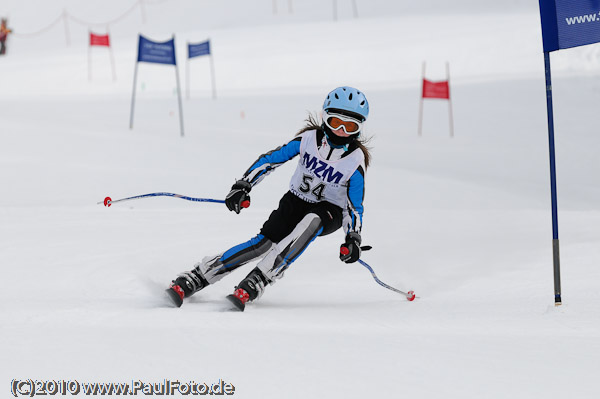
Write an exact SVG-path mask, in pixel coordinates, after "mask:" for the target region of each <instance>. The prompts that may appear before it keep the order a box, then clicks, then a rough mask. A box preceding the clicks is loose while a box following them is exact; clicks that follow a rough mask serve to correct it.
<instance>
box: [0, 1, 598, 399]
mask: <svg viewBox="0 0 600 399" xmlns="http://www.w3.org/2000/svg"><path fill="white" fill-rule="evenodd" d="M337 3H338V6H339V13H338V19H337V21H334V20H333V18H332V2H322V1H316V0H313V1H304V2H298V1H296V2H293V13H290V12H289V9H288V4H289V3H288V2H284V1H280V2H279V3H278V13H277V14H274V13H273V2H272V1H267V0H262V1H253V2H245V1H241V0H239V1H229V2H221V1H192V0H188V1H184V0H172V1H162V2H161V1H153V2H150V1H148V2H145V3H144V4H145V6H144V14H142V9H141V8H132V11H131V12H130V13H129V14H127V15H126V16H125V17H123V18H122V19H120V20H119V21H117V22H115V23H114V24H109V27H108V30H109V31H110V33H111V40H112V43H113V45H112V50H113V54H114V58H115V66H116V75H117V80H116V81H114V82H113V80H112V72H111V64H110V56H109V52H108V50H107V49H105V48H93V49H91V52H90V56H91V59H92V79H91V80H88V48H87V41H86V40H87V34H88V29H91V30H92V31H97V32H98V33H103V32H105V31H106V29H107V27H106V26H104V25H102V24H101V23H104V22H106V21H109V20H111V19H113V18H116V17H118V16H119V15H121V14H122V13H123V12H125V11H126V10H127V9H128V8H129V7H132V6H133V5H134V4H135V3H134V2H133V1H127V2H123V1H116V0H111V1H102V2H100V1H86V2H81V1H4V2H2V4H0V15H7V16H9V18H10V19H9V24H10V25H12V28H13V30H14V31H15V34H14V35H13V36H11V37H10V38H9V42H8V53H7V55H6V56H3V57H0V94H1V95H0V182H1V187H2V191H1V192H2V195H1V196H0V221H1V223H0V276H1V281H2V283H3V284H2V286H3V289H2V290H1V292H0V331H1V337H2V339H1V340H0V358H1V359H2V361H1V362H0V396H2V397H9V395H11V393H10V391H11V387H12V386H13V383H12V381H13V380H15V379H16V380H26V379H37V380H56V381H59V380H67V381H74V380H77V381H78V382H80V383H84V382H122V383H129V384H131V383H132V381H140V380H141V381H143V382H146V383H151V382H162V381H163V380H164V379H170V380H173V381H175V380H179V381H181V382H186V381H196V382H198V383H202V382H207V383H213V382H218V381H219V379H222V380H225V381H226V382H228V383H230V384H232V385H233V386H235V393H234V397H239V398H282V397H284V398H307V397H314V398H397V397H414V398H441V397H444V398H507V397H512V398H547V397H549V396H553V397H572V398H597V397H599V395H600V386H599V385H598V382H597V376H598V375H599V373H600V362H599V359H600V301H599V299H600V294H599V293H598V286H599V284H600V269H599V268H598V260H599V259H600V245H599V244H600V228H599V227H598V226H600V177H599V176H600V173H599V172H600V160H598V157H597V153H598V148H599V147H600V136H598V134H597V132H598V127H597V123H596V122H597V115H598V111H597V110H598V109H599V107H600V83H599V81H598V72H597V71H598V68H599V66H600V54H599V51H600V50H599V46H587V47H583V48H579V49H572V50H568V51H562V52H560V53H557V54H552V63H553V64H552V65H553V73H554V74H553V78H554V81H553V83H554V85H553V88H554V100H555V101H554V108H555V127H556V148H557V170H558V195H559V222H560V238H561V247H560V249H561V267H562V288H563V299H564V304H563V305H562V306H561V307H554V306H553V303H554V301H553V299H554V298H553V276H552V231H551V215H550V193H549V192H550V189H549V167H548V163H549V162H548V150H547V148H548V139H547V121H546V107H545V98H546V97H545V82H544V75H543V74H544V65H543V56H542V48H541V32H540V27H539V15H538V11H537V8H536V4H530V3H533V2H524V1H511V2H504V3H503V4H502V6H500V5H499V3H498V2H496V1H470V0H462V1H458V2H452V3H455V5H454V6H453V7H450V6H449V5H448V4H446V3H448V2H447V1H441V0H440V1H423V2H419V4H418V5H415V4H414V2H409V1H384V0H377V1H370V2H367V1H357V5H358V11H359V18H354V17H353V10H352V2H351V1H342V0H340V1H338V2H337ZM138 7H139V6H138ZM65 10H66V11H67V12H68V14H69V15H72V16H75V17H77V18H78V19H79V20H82V21H91V22H97V23H99V25H98V26H96V25H94V26H84V25H82V24H81V23H77V22H76V21H75V20H73V19H69V25H68V32H69V35H70V45H68V46H67V44H66V41H65V32H66V30H65V27H64V25H62V24H61V23H58V24H56V25H54V26H52V27H51V28H49V29H48V30H47V31H45V32H44V33H43V34H41V35H35V33H36V30H39V29H41V28H43V27H44V26H45V25H47V24H49V23H52V21H54V20H55V19H56V18H58V17H59V16H60V15H61V13H63V12H64V11H65ZM142 17H143V18H144V19H143V20H144V21H145V23H142ZM138 33H142V34H144V35H145V36H147V37H149V38H151V39H154V40H167V39H169V38H170V37H171V36H172V35H173V34H175V35H176V40H177V47H178V48H177V51H178V53H177V57H178V60H179V71H178V73H179V77H180V80H181V82H182V86H185V83H186V81H187V79H186V63H185V55H186V49H185V43H186V42H187V41H190V42H200V41H203V40H206V39H207V38H210V39H211V43H212V45H213V50H214V52H213V55H214V64H215V79H216V86H217V99H216V100H213V99H212V98H211V82H210V66H209V65H210V64H209V62H208V59H206V58H198V59H194V60H192V61H191V62H190V64H189V68H190V70H189V72H190V98H189V99H186V98H185V90H183V91H184V99H183V119H184V129H185V136H184V137H181V136H180V128H179V111H178V107H177V90H176V83H175V82H176V78H175V68H173V67H170V66H162V65H153V64H140V65H139V69H138V84H137V87H136V91H137V98H136V105H135V115H134V116H135V118H134V127H133V129H131V130H130V129H129V116H130V107H131V93H132V89H133V72H134V67H135V57H136V53H135V51H136V44H137V34H138ZM423 61H427V72H426V73H427V76H428V78H430V79H432V80H438V79H443V78H444V76H445V62H446V61H448V62H449V63H450V74H451V94H452V105H453V112H454V115H453V116H454V131H455V137H454V138H450V137H449V130H448V129H449V128H448V104H447V103H446V102H444V101H437V100H429V101H426V102H425V104H424V105H425V107H424V125H423V136H422V137H418V136H417V125H418V123H417V122H418V120H417V116H418V110H419V94H420V92H419V90H420V79H421V68H422V62H423ZM340 85H352V86H356V87H359V88H361V89H362V90H363V91H364V92H365V93H366V94H367V97H368V99H369V102H370V105H371V115H370V119H369V121H368V124H367V128H366V132H365V133H366V135H367V136H370V137H372V139H371V144H370V145H371V147H372V154H373V164H372V166H371V167H370V168H369V170H368V171H367V177H366V182H367V183H366V184H367V186H366V197H365V215H364V228H363V242H364V243H365V244H368V245H372V246H373V250H372V251H370V252H366V253H364V255H363V258H362V259H363V260H364V261H366V262H367V263H369V264H370V265H371V266H372V267H373V268H374V269H375V271H376V272H377V274H378V276H379V278H380V279H381V280H383V281H384V282H386V283H387V284H389V285H392V286H394V287H397V288H398V289H402V290H409V289H414V290H415V291H416V293H417V295H418V296H419V298H418V299H417V300H416V301H414V302H407V301H406V300H404V299H403V297H402V296H401V295H398V294H396V293H394V292H392V291H389V290H386V289H385V288H383V287H381V286H379V285H377V284H376V283H375V282H374V281H373V279H372V278H371V275H370V274H369V272H368V271H367V270H366V269H365V268H363V267H362V266H361V265H359V264H357V263H355V264H344V263H342V262H340V261H339V260H338V256H337V254H338V249H339V244H340V243H341V242H342V241H343V238H344V236H343V233H341V232H339V233H335V234H332V235H330V236H327V237H324V238H320V239H317V240H316V241H315V242H314V243H313V244H312V245H311V246H310V247H309V248H308V249H307V251H306V252H305V253H304V254H303V256H302V257H301V258H300V259H299V260H298V261H297V262H295V263H294V264H293V265H292V266H291V268H290V270H289V271H288V272H287V274H286V276H285V278H284V279H282V280H280V281H278V282H277V283H276V284H275V285H273V286H270V287H268V289H267V291H266V293H265V295H264V296H263V297H262V298H261V299H260V300H259V301H257V302H256V303H253V304H250V305H248V307H247V309H246V311H245V312H244V313H235V312H229V311H227V306H226V304H225V301H224V297H225V296H226V295H227V294H229V293H230V292H232V289H233V287H234V286H235V285H236V284H237V283H238V282H239V281H240V280H241V279H242V278H243V277H244V276H245V274H246V273H247V272H249V271H250V269H251V268H252V267H253V266H252V265H248V266H246V267H245V268H243V269H241V270H239V271H237V272H236V273H234V274H232V275H231V276H228V277H227V278H225V279H224V280H222V281H221V282H220V283H219V284H217V285H214V286H212V287H209V288H207V289H206V290H204V291H202V292H201V293H199V294H198V295H196V296H194V297H193V298H191V299H190V300H189V301H187V302H186V303H185V304H184V306H183V307H182V308H179V309H176V308H171V307H169V306H167V304H166V302H165V298H164V296H163V290H164V288H165V287H166V286H167V285H168V283H169V282H170V281H171V279H172V278H174V277H175V276H176V275H177V273H179V272H181V271H184V270H188V269H190V268H191V267H192V266H193V265H194V263H195V262H197V261H199V260H201V259H202V258H203V257H204V256H207V255H214V254H217V253H219V252H222V251H224V250H226V249H228V248H229V247H230V246H232V245H234V244H237V243H239V242H242V241H245V240H247V239H249V238H250V237H252V236H253V235H255V234H256V233H257V232H258V230H259V228H260V226H261V225H262V223H263V221H264V220H265V219H266V218H267V217H268V215H269V213H270V212H271V210H272V209H274V208H275V207H276V206H277V203H278V200H279V198H280V197H281V195H283V194H284V193H285V191H286V190H287V184H288V181H289V178H290V176H291V174H292V173H293V170H294V167H295V163H296V162H297V161H296V160H292V161H291V162H289V163H288V164H286V165H284V166H282V167H281V168H279V169H277V171H275V172H274V173H273V174H272V175H270V176H268V177H267V178H266V179H265V180H264V181H263V182H262V183H261V184H260V185H258V186H256V187H255V188H254V189H253V191H252V193H251V196H252V206H251V207H250V208H249V209H247V210H244V211H243V212H242V213H241V214H240V215H236V214H234V213H231V212H228V211H227V210H226V208H225V207H224V206H223V205H219V204H211V203H192V202H187V201H183V200H180V199H175V198H166V197H162V198H151V199H142V200H137V201H131V202H124V203H120V204H114V205H113V206H111V207H110V208H106V207H104V206H102V205H98V204H97V203H98V202H99V201H102V200H103V199H104V197H106V196H111V197H112V198H113V199H117V198H122V197H127V196H132V195H136V194H144V193H151V192H159V191H167V192H175V193H179V194H185V195H189V196H195V197H207V198H218V199H222V198H224V197H225V195H226V194H227V192H228V191H229V188H230V186H231V184H232V183H233V182H234V180H235V179H236V178H239V177H240V176H241V175H242V174H243V172H244V171H245V170H246V169H247V168H248V167H249V166H250V164H251V163H252V162H253V161H254V160H255V159H256V158H257V157H258V156H259V155H260V154H262V153H264V152H267V151H269V150H271V149H273V148H275V147H276V146H278V145H281V144H283V143H285V142H287V141H288V140H289V139H290V138H291V137H293V134H294V133H295V132H296V131H297V130H299V129H300V128H301V127H302V125H303V120H304V119H305V118H306V117H307V115H308V113H309V112H315V113H316V112H318V111H319V110H320V107H321V105H322V101H323V99H324V97H325V95H326V94H327V93H328V91H330V90H331V89H333V88H335V87H337V86H340ZM80 395H82V396H85V395H84V394H83V393H81V394H80ZM140 395H141V393H140ZM104 397H106V396H104Z"/></svg>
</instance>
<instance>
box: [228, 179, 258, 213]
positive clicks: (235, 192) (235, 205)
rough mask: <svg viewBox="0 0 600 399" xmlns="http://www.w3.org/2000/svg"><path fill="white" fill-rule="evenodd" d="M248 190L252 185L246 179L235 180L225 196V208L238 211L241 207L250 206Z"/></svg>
mask: <svg viewBox="0 0 600 399" xmlns="http://www.w3.org/2000/svg"><path fill="white" fill-rule="evenodd" d="M250 190H252V185H251V184H250V183H248V182H247V181H245V180H238V181H236V182H235V184H234V185H233V186H232V187H231V191H230V192H229V194H227V197H225V205H227V209H229V210H230V211H234V212H235V213H240V211H241V210H242V208H248V207H249V206H250V196H249V195H248V193H249V192H250Z"/></svg>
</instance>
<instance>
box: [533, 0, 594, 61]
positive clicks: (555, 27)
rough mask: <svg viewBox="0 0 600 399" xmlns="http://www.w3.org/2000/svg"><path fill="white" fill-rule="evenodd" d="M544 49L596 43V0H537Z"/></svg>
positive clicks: (547, 50)
mask: <svg viewBox="0 0 600 399" xmlns="http://www.w3.org/2000/svg"><path fill="white" fill-rule="evenodd" d="M539 1H540V14H541V19H542V37H543V42H544V52H551V51H556V50H560V49H566V48H571V47H577V46H583V45H586V44H592V43H597V42H600V0H539Z"/></svg>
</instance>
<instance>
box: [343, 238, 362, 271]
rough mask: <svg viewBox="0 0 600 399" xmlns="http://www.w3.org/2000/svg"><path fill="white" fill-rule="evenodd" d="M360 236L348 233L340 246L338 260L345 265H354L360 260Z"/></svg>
mask: <svg viewBox="0 0 600 399" xmlns="http://www.w3.org/2000/svg"><path fill="white" fill-rule="evenodd" d="M361 241H362V240H361V238H360V234H358V233H356V232H354V231H353V232H350V233H348V234H347V235H346V242H345V243H343V244H342V245H341V246H340V260H341V261H342V262H346V263H354V262H356V261H357V260H358V258H360V243H361Z"/></svg>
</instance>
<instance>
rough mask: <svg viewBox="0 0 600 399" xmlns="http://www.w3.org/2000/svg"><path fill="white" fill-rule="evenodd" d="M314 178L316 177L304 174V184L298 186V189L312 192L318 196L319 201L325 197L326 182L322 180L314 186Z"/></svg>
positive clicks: (306, 192)
mask: <svg viewBox="0 0 600 399" xmlns="http://www.w3.org/2000/svg"><path fill="white" fill-rule="evenodd" d="M314 178H315V177H314V176H311V175H304V176H302V185H301V186H300V187H298V190H300V191H302V192H303V193H304V194H308V193H311V194H312V195H314V196H315V197H317V200H318V201H321V200H322V199H323V191H325V184H323V183H322V182H320V183H318V184H317V185H316V186H314V187H313V186H312V185H313V180H314Z"/></svg>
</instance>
